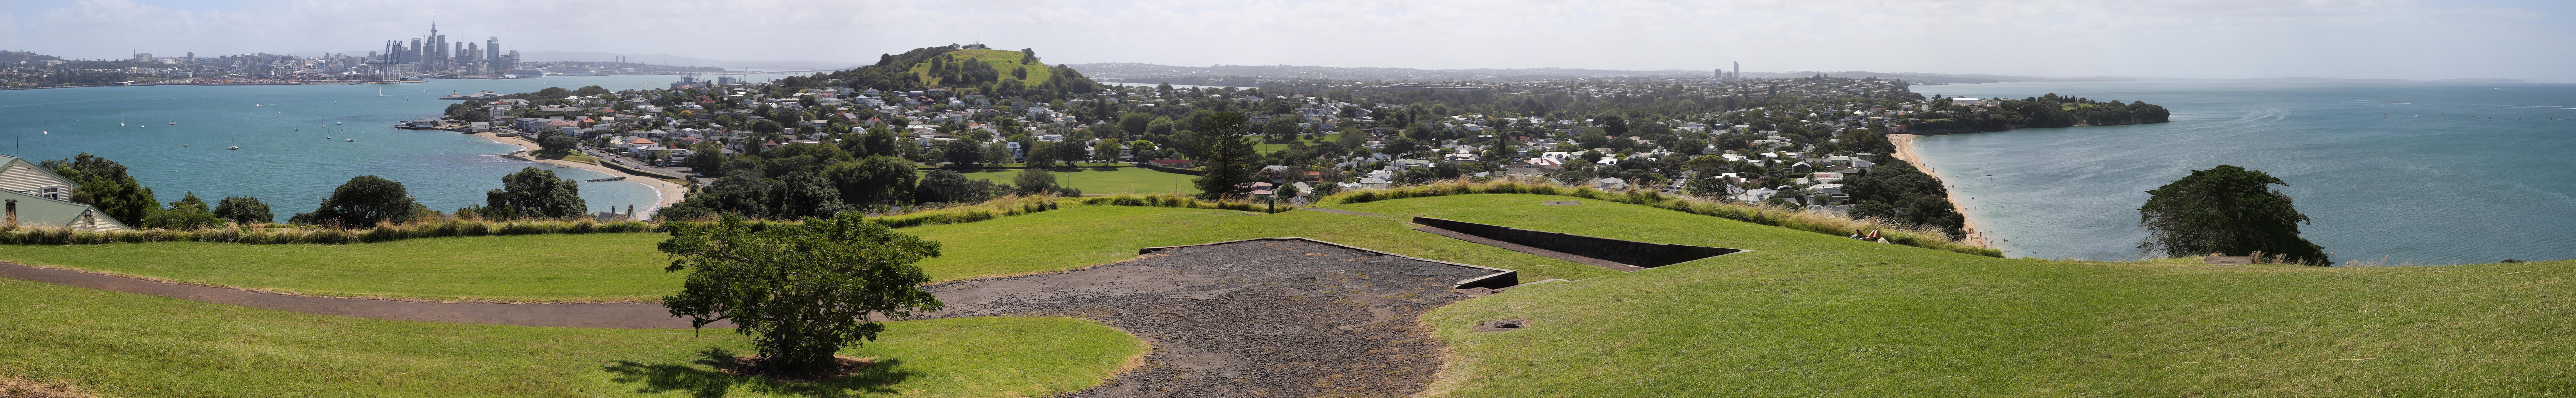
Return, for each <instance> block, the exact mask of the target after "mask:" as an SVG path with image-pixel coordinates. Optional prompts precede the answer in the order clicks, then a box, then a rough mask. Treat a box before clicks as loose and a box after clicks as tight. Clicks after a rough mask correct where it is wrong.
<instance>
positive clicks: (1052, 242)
mask: <svg viewBox="0 0 2576 398" xmlns="http://www.w3.org/2000/svg"><path fill="white" fill-rule="evenodd" d="M1092 199H1099V200H1109V199H1115V198H1092ZM1086 200H1090V199H1086ZM1063 202H1066V203H1065V204H1064V205H1063V207H1062V208H1060V209H1056V210H1048V211H1044V212H1035V213H1025V214H1021V215H1012V216H1006V217H999V218H991V219H988V220H984V221H978V222H973V223H964V224H944V225H924V226H917V227H909V228H903V229H899V230H898V231H903V232H905V233H911V234H916V235H920V236H922V237H923V238H927V239H931V240H937V241H939V242H940V243H941V245H942V246H943V247H942V252H943V253H944V255H943V256H941V257H936V258H931V259H928V260H925V261H922V262H921V264H920V265H921V267H922V268H923V270H924V271H925V272H927V273H928V274H929V275H930V276H931V277H932V278H934V279H936V280H940V281H951V280H960V279H971V278H980V277H993V276H1007V275H1021V274H1031V273H1041V272H1051V271H1061V270H1067V269H1074V268H1081V267H1085V266H1090V265H1094V264H1101V263H1108V262H1114V261H1120V260H1124V259H1127V258H1132V257H1134V256H1135V255H1136V249H1140V248H1145V247H1152V246H1172V245H1186V244H1197V243H1208V242H1216V241H1223V240H1233V239H1246V238H1262V237H1288V236H1303V237H1311V238H1316V239H1323V240H1327V241H1334V242H1340V243H1345V244H1351V245H1355V246H1360V247H1367V248H1372V249H1378V250H1385V251H1390V252H1395V253H1401V254H1405V255H1411V256H1415V257H1424V258H1433V259H1441V260H1448V261H1457V262H1463V263H1468V264H1477V265H1486V266H1493V267H1499V268H1507V269H1516V270H1520V271H1521V272H1522V279H1523V280H1538V279H1544V278H1582V277H1589V276H1594V275H1601V274H1606V273H1609V272H1610V271H1606V270H1601V269H1599V268H1594V267H1591V266H1586V265H1581V264H1575V263H1570V262H1565V261H1561V260H1555V259H1550V258H1545V257H1538V256H1532V255H1528V254H1522V253H1519V252H1513V251H1509V250H1503V249H1498V248H1493V247H1488V246H1483V245H1477V244H1473V243H1468V242H1465V241H1459V240H1455V239H1449V238H1445V237H1440V236H1438V235H1432V234H1429V233H1423V232H1418V231H1413V230H1410V228H1412V225H1411V224H1408V223H1406V222H1405V221H1404V219H1400V218H1387V217H1365V216H1349V215H1340V214H1330V213H1322V212H1301V211H1290V212H1283V213H1277V214H1262V213H1246V212H1243V211H1236V210H1215V209H1188V208H1171V207H1133V206H1108V205H1081V204H1076V203H1071V202H1072V201H1071V200H1065V201H1063ZM903 217H905V216H897V217H896V218H903ZM664 238H666V236H665V235H662V234H656V233H617V234H577V235H527V236H507V237H458V238H427V239H410V240H401V241H393V242H382V243H356V244H344V245H306V244H291V245H248V244H223V243H199V242H153V243H114V244H104V245H71V246H27V245H0V259H5V260H8V261H15V262H20V263H26V264H33V265H43V266H55V267H64V268H73V269H82V270H91V271H105V272H110V273H117V274H124V275H134V276H144V277H151V278H160V279H166V280H172V281H179V282H187V283H199V284H209V285H217V286H230V287H242V288H252V289H265V290H272V291H279V292H291V293H297V294H307V295H318V296H338V297H381V298H410V299H429V300H473V301H511V302H518V301H529V302H599V301H655V300H659V299H660V298H661V296H664V295H669V294H672V293H674V292H677V291H678V289H679V286H680V280H681V277H682V275H681V274H677V273H667V272H664V271H662V268H663V267H664V266H667V265H669V262H668V261H669V260H667V259H666V258H665V257H664V256H663V255H662V254H661V253H660V252H659V251H656V250H655V249H654V244H656V243H659V242H661V241H662V240H663V239H664ZM1533 278H1538V279H1533Z"/></svg>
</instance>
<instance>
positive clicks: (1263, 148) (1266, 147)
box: [1252, 133, 1342, 153]
mask: <svg viewBox="0 0 2576 398" xmlns="http://www.w3.org/2000/svg"><path fill="white" fill-rule="evenodd" d="M1341 139H1342V133H1329V134H1324V140H1323V141H1313V142H1308V143H1306V145H1307V146H1314V145H1316V144H1317V143H1324V142H1335V141H1339V140H1341ZM1284 149H1288V144H1260V143H1256V144H1252V150H1253V151H1257V152H1261V153H1271V152H1278V151H1280V150H1284Z"/></svg>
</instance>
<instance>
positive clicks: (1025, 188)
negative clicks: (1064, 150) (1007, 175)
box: [1011, 167, 1058, 195]
mask: <svg viewBox="0 0 2576 398" xmlns="http://www.w3.org/2000/svg"><path fill="white" fill-rule="evenodd" d="M1011 186H1013V187H1017V188H1019V190H1020V194H1023V195H1030V194H1039V193H1047V192H1055V191H1056V190H1057V189H1058V188H1057V187H1056V186H1055V173H1048V172H1046V170H1041V169H1038V168H1035V167H1031V168H1026V169H1020V174H1019V175H1015V176H1012V177H1011Z"/></svg>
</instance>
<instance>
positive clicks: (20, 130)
mask: <svg viewBox="0 0 2576 398" xmlns="http://www.w3.org/2000/svg"><path fill="white" fill-rule="evenodd" d="M776 77H778V76H763V75H751V76H750V78H752V79H753V80H768V79H770V78H776ZM678 78H679V77H678V76H659V75H623V76H577V77H548V78H540V79H510V80H431V81H428V82H422V83H402V84H376V85H298V86H145V87H84V88H62V89H39V90H8V91H0V154H7V155H12V156H18V157H23V158H27V159H28V160H31V161H34V160H47V159H63V158H69V157H71V156H72V155H74V154H78V153H82V152H88V153H91V154H96V155H99V156H104V157H107V158H108V159H110V160H115V161H117V162H118V163H123V164H125V165H126V166H127V167H128V172H129V173H131V174H133V175H134V176H135V178H136V179H137V180H139V181H140V182H142V183H143V184H144V185H146V186H150V187H152V189H153V193H154V194H155V195H156V196H158V197H159V199H160V200H161V201H163V202H169V201H176V200H179V198H180V197H181V195H184V194H186V193H187V192H191V191H193V192H195V193H196V194H197V197H199V198H203V199H205V200H206V201H207V202H210V203H211V202H213V201H215V200H216V199H219V198H222V197H225V196H241V195H247V196H253V197H258V198H260V199H262V200H266V201H268V202H269V205H270V207H271V208H273V209H274V211H276V212H277V215H278V217H279V221H285V220H284V218H285V217H286V216H287V215H288V214H292V213H300V212H308V211H313V208H314V207H316V206H319V205H320V204H321V202H322V199H323V198H324V197H327V196H330V194H331V190H332V189H333V188H336V187H338V186H339V185H340V183H343V182H347V181H348V180H349V178H350V177H355V176H359V175H375V176H378V177H384V178H385V179H390V180H394V181H399V182H402V183H403V185H404V187H405V188H407V189H409V190H410V192H411V195H412V197H413V198H414V199H416V200H419V201H420V202H421V203H422V204H426V205H428V206H429V207H430V208H432V209H438V210H440V211H450V210H454V209H456V208H460V207H465V206H471V205H478V204H482V203H483V202H484V195H483V193H484V191H489V190H492V189H496V188H500V186H501V176H502V175H506V174H509V173H512V172H517V171H519V169H521V168H524V167H529V166H539V167H545V168H548V169H550V170H554V171H555V173H556V175H557V176H561V177H565V178H572V179H584V180H586V179H594V178H603V177H607V175H605V174H601V173H596V172H590V171H584V170H581V169H573V168H561V167H554V166H545V165H542V164H539V163H535V162H528V161H520V160H512V159H508V158H503V157H500V156H498V155H500V154H506V153H510V152H512V151H517V150H518V149H519V147H517V146H513V145H509V144H502V143H498V142H493V141H491V140H489V139H485V138H480V137H474V136H469V135H464V134H458V133H454V132H447V131H432V130H401V129H395V128H393V127H392V126H393V124H394V122H395V121H397V120H409V119H414V118H421V117H429V116H435V115H438V114H439V113H441V112H443V111H444V110H445V109H446V107H447V105H448V104H454V103H458V102H461V101H452V100H440V99H437V97H439V96H444V95H448V94H449V93H451V92H465V93H472V92H475V91H477V90H493V91H498V92H502V93H519V92H530V91H536V90H539V89H543V88H546V87H563V88H566V89H572V88H579V87H582V86H590V85H598V86H601V87H605V88H608V89H611V90H620V89H639V88H659V87H668V86H669V83H670V82H671V81H673V80H676V79H678ZM380 91H381V93H382V96H378V94H379V92H380ZM171 122H177V123H178V124H176V125H173V124H170V123H171ZM119 124H123V126H119ZM326 136H327V137H330V138H327V139H326V138H324V137H326ZM353 138H354V139H357V141H356V142H349V141H343V140H345V139H353ZM182 145H185V146H182ZM233 145H239V146H241V149H240V150H226V149H224V147H226V146H233ZM655 195H656V193H655V192H654V191H653V190H652V189H650V188H648V187H646V186H645V185H643V184H641V183H636V182H627V181H612V182H584V183H581V196H582V198H583V199H586V200H587V201H588V202H589V203H590V208H591V209H592V210H594V211H604V210H606V209H609V208H617V209H624V208H625V206H627V205H636V206H638V208H639V209H642V208H647V207H650V206H652V204H653V203H654V199H655ZM129 221H130V220H129Z"/></svg>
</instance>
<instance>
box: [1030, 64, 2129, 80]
mask: <svg viewBox="0 0 2576 398" xmlns="http://www.w3.org/2000/svg"><path fill="white" fill-rule="evenodd" d="M1073 66H1074V67H1075V68H1080V69H1082V71H1083V73H1086V74H1090V75H1091V76H1092V77H1093V78H1095V79H1101V80H1104V81H1115V82H1126V83H1164V82H1169V83H1173V84H1197V85H1236V86H1249V85H1253V84H1252V82H1251V79H1255V78H1258V79H1323V80H1362V81H1366V80H1414V81H1441V80H1488V81H1512V80H1554V79H1568V78H1584V77H1709V78H1714V77H1717V74H1716V70H1715V69H1707V70H1683V69H1666V70H1612V69H1568V68H1534V69H1490V68H1489V69H1414V68H1342V67H1329V66H1297V65H1213V66H1206V67H1195V66H1170V65H1155V64H1140V63H1123V62H1121V63H1096V64H1080V65H1073ZM1817 73H1824V74H1829V75H1833V76H1842V77H1871V76H1876V77H1884V78H1890V79H1901V80H1905V81H1908V82H1914V83H1918V84H1948V83H2004V82H2114V81H2134V80H2136V79H2131V78H2125V77H2110V76H2095V77H2033V76H2006V75H1985V74H1968V75H1953V74H1941V73H1913V72H1896V73H1888V72H1870V71H1841V72H1815V71H1793V72H1746V73H1744V76H1745V77H1755V78H1766V77H1806V76H1814V75H1816V74H1817Z"/></svg>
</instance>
